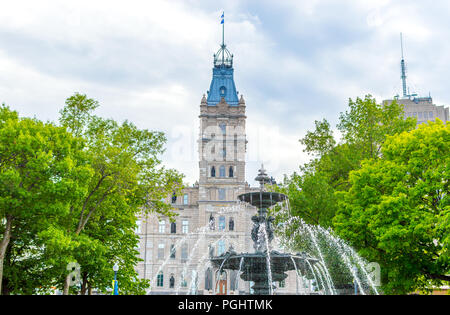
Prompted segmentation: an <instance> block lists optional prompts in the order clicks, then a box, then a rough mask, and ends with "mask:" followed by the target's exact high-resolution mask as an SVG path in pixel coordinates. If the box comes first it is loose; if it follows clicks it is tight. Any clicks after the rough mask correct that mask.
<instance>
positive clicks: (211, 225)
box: [209, 214, 216, 231]
mask: <svg viewBox="0 0 450 315" xmlns="http://www.w3.org/2000/svg"><path fill="white" fill-rule="evenodd" d="M209 229H210V230H211V231H214V230H215V229H216V220H215V219H214V217H213V215H212V214H211V215H210V216H209Z"/></svg>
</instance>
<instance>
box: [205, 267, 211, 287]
mask: <svg viewBox="0 0 450 315" xmlns="http://www.w3.org/2000/svg"><path fill="white" fill-rule="evenodd" d="M212 278H213V275H212V271H211V268H208V269H206V272H205V290H212V280H213V279H212Z"/></svg>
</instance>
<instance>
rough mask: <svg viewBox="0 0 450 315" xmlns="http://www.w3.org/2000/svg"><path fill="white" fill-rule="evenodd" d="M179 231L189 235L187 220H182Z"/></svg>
mask: <svg viewBox="0 0 450 315" xmlns="http://www.w3.org/2000/svg"><path fill="white" fill-rule="evenodd" d="M181 231H182V233H184V234H188V233H189V221H188V220H183V225H182V227H181Z"/></svg>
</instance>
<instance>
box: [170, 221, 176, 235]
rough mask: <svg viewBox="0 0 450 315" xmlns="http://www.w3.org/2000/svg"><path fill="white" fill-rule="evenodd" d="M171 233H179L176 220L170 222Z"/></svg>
mask: <svg viewBox="0 0 450 315" xmlns="http://www.w3.org/2000/svg"><path fill="white" fill-rule="evenodd" d="M170 233H172V234H176V233H177V223H176V222H172V223H170Z"/></svg>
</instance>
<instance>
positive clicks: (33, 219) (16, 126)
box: [0, 105, 90, 292]
mask: <svg viewBox="0 0 450 315" xmlns="http://www.w3.org/2000/svg"><path fill="white" fill-rule="evenodd" d="M79 146H80V140H79V139H77V138H75V137H73V136H72V134H70V133H69V132H67V131H66V130H65V129H64V128H61V127H57V126H55V125H53V124H51V123H42V122H40V121H38V120H36V119H29V118H19V116H18V114H17V113H16V112H14V111H11V110H10V109H9V108H8V107H6V106H5V105H3V106H2V107H1V108H0V232H1V233H2V235H3V236H2V239H1V242H0V292H2V283H3V270H4V268H3V267H4V262H5V257H6V256H8V259H7V262H8V263H9V264H24V263H26V262H24V261H18V260H15V258H16V257H13V256H14V255H17V257H26V258H29V259H28V260H27V262H29V261H31V260H32V259H34V260H39V258H38V257H36V252H37V251H38V248H39V247H40V246H41V245H42V244H41V243H39V241H38V240H36V239H35V238H34V237H33V236H35V233H36V232H37V231H38V230H40V229H43V228H46V227H47V226H49V225H50V224H51V221H52V219H53V218H55V217H59V216H64V215H65V214H66V213H68V212H69V211H70V210H69V206H70V203H71V202H72V201H73V200H74V199H76V198H78V196H80V195H81V194H82V193H83V190H84V189H85V187H86V182H87V178H88V177H89V176H90V173H89V171H88V170H87V168H86V167H85V166H84V165H79V164H77V163H76V162H74V161H75V157H74V152H76V150H77V148H78V147H79ZM34 267H35V268H34V270H33V271H34V272H37V273H39V272H42V271H43V270H44V269H45V267H46V266H45V264H44V265H43V264H41V265H39V266H37V265H35V266H34ZM33 271H32V272H33ZM7 272H8V276H13V275H14V270H9V269H8V270H7ZM16 275H17V274H16ZM14 282H17V281H16V280H15V278H14V277H9V278H8V283H9V287H11V286H12V285H13V284H14ZM44 285H45V284H44ZM28 289H29V287H25V288H24V291H27V290H28Z"/></svg>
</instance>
